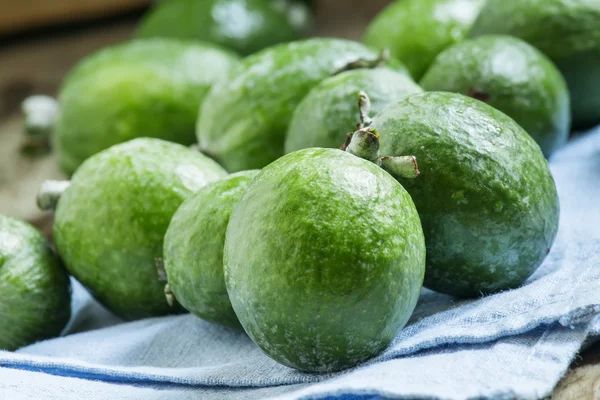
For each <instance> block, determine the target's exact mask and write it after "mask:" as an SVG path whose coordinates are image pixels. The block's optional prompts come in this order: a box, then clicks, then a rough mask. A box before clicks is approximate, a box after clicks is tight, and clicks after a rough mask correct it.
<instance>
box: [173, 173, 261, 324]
mask: <svg viewBox="0 0 600 400" xmlns="http://www.w3.org/2000/svg"><path fill="white" fill-rule="evenodd" d="M258 172H259V171H257V170H252V171H243V172H238V173H236V174H232V175H229V176H228V177H227V178H224V179H221V180H219V181H216V182H212V183H209V184H208V185H206V186H204V187H203V188H202V189H200V190H198V192H196V193H195V194H193V195H192V196H191V197H190V198H188V199H187V200H186V201H185V202H184V203H183V204H182V205H181V206H180V207H179V209H178V210H177V212H176V213H175V215H174V216H173V219H172V220H171V224H170V225H169V229H168V230H167V234H166V235H165V244H164V263H165V271H166V273H167V277H168V282H169V289H170V290H171V292H172V293H173V295H174V296H175V298H176V299H177V301H178V302H179V303H180V304H181V305H182V306H183V307H185V308H186V309H187V310H188V311H191V312H192V313H193V314H195V315H197V316H198V317H200V318H203V319H205V320H207V321H211V322H215V323H218V324H221V325H224V326H228V327H232V328H238V329H241V326H240V323H239V321H238V319H237V317H236V315H235V312H234V311H233V308H232V307H231V302H230V301H229V296H228V294H227V289H226V287H225V280H224V278H223V247H224V245H225V232H226V230H227V223H228V222H229V217H230V216H231V212H232V211H233V208H234V206H235V205H236V204H237V203H238V202H239V200H240V199H241V197H242V195H243V194H244V192H245V191H246V189H247V188H248V185H249V184H250V182H252V179H254V177H256V175H258Z"/></svg>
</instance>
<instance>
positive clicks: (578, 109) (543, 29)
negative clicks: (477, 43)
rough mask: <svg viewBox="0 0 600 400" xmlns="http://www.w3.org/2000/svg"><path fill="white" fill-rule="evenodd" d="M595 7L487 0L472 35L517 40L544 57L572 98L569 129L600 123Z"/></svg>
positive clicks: (555, 0)
mask: <svg viewBox="0 0 600 400" xmlns="http://www.w3.org/2000/svg"><path fill="white" fill-rule="evenodd" d="M599 25H600V2H598V1H596V0H576V1H573V0H519V1H488V2H487V3H486V5H485V7H484V8H483V9H482V11H481V15H480V16H479V18H478V19H477V20H476V21H475V23H474V25H473V28H472V31H471V35H472V36H480V35H483V34H505V35H510V36H515V37H518V38H520V39H522V40H524V41H526V42H528V43H530V44H532V45H533V46H535V47H537V48H538V49H539V50H541V51H542V52H543V53H544V54H546V55H547V56H548V57H549V58H550V59H551V60H552V61H553V62H554V63H555V64H556V65H557V67H558V69H560V71H561V72H562V73H563V75H564V77H565V79H566V81H567V85H568V87H569V91H570V93H571V112H572V115H573V116H572V118H573V126H574V127H575V128H577V129H581V128H587V127H590V126H592V125H595V124H598V123H599V122H600V29H598V26H599Z"/></svg>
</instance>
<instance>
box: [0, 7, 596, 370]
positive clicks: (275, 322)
mask: <svg viewBox="0 0 600 400" xmlns="http://www.w3.org/2000/svg"><path fill="white" fill-rule="evenodd" d="M209 3H210V4H213V6H214V4H217V3H231V4H233V3H235V4H237V5H238V6H239V5H240V4H242V3H243V4H244V5H245V6H247V7H250V6H251V5H253V4H255V3H254V2H252V1H247V2H242V1H238V2H234V1H221V2H219V1H212V2H205V3H202V4H203V7H208V5H207V4H209ZM258 3H259V2H256V4H258ZM483 3H484V2H483V1H482V0H398V1H397V2H395V3H393V4H392V5H390V6H389V7H388V8H387V9H386V10H384V11H383V12H382V13H381V15H380V16H379V17H377V18H376V19H375V21H374V22H373V24H372V25H371V26H370V27H369V28H368V30H367V34H366V36H365V43H366V44H361V43H358V42H354V41H349V40H342V39H331V38H313V39H305V40H298V41H292V42H289V43H282V44H278V45H275V46H270V47H267V48H265V49H262V50H260V51H258V52H256V53H254V54H251V55H249V56H248V57H246V58H244V59H242V60H239V61H238V60H237V57H236V56H234V55H232V54H230V53H228V52H227V51H225V50H221V49H217V48H215V47H214V46H213V45H206V44H199V43H200V42H195V43H194V42H191V41H190V42H180V41H178V39H143V40H140V39H137V40H135V41H132V42H130V43H127V44H123V45H121V46H117V47H114V48H112V49H107V50H105V51H103V52H101V53H98V54H96V55H94V56H92V57H90V58H89V59H87V60H85V61H83V62H82V64H81V65H79V66H78V67H77V68H76V69H75V70H74V71H73V72H72V73H71V74H70V76H69V77H68V79H67V81H66V83H65V85H64V87H63V89H62V91H61V96H60V97H59V100H60V104H59V107H58V114H59V115H58V117H57V118H56V120H57V125H56V128H55V130H54V138H55V143H56V146H57V148H58V151H59V154H60V160H61V163H62V165H63V166H64V168H65V170H66V171H67V172H68V173H69V174H72V177H71V179H70V181H66V182H47V183H46V184H45V185H44V186H43V187H42V190H41V191H40V194H39V197H38V204H39V205H40V207H41V208H44V209H55V222H54V242H55V246H56V250H57V253H58V255H59V256H60V259H61V261H62V263H63V264H64V266H65V268H66V271H68V273H69V274H71V275H72V276H74V277H75V278H76V279H78V280H79V281H80V282H81V283H82V284H83V285H84V286H86V287H87V289H88V290H89V291H90V293H91V294H92V295H93V296H94V297H95V298H96V299H97V300H98V301H99V302H101V303H102V304H103V305H105V306H106V307H107V308H108V309H109V310H111V311H112V312H113V313H115V314H116V315H118V316H120V317H121V318H123V319H125V320H134V319H140V318H145V317H151V316H162V315H167V314H173V313H180V312H185V311H186V310H187V311H190V312H192V313H193V314H195V315H197V316H198V317H200V318H203V319H205V320H207V321H211V322H213V323H217V324H221V325H224V326H226V327H228V328H230V329H243V330H244V331H245V332H246V333H247V334H248V335H249V336H250V338H251V339H252V340H253V341H254V342H255V343H256V344H257V345H258V346H259V347H260V348H261V349H262V350H263V351H264V352H265V353H266V354H268V355H269V356H270V357H272V358H273V359H275V360H277V361H278V362H280V363H282V364H284V365H287V366H290V367H293V368H296V369H299V370H302V371H308V372H330V371H337V370H341V369H345V368H349V367H352V366H355V365H357V364H359V363H361V362H363V361H365V360H367V359H369V358H371V357H373V356H375V355H377V354H379V353H380V352H381V351H383V350H384V349H385V348H386V347H387V346H388V345H389V343H390V342H391V341H392V339H393V338H394V336H395V335H396V333H397V332H398V330H399V329H401V328H402V327H403V326H404V325H405V324H406V323H407V321H408V320H409V318H410V316H411V314H412V312H413V310H414V308H415V306H416V304H417V300H418V297H419V294H420V292H421V289H422V287H423V286H425V287H427V288H430V289H433V290H435V291H438V292H440V293H446V294H450V295H453V296H459V297H467V298H476V297H479V296H481V295H487V294H492V293H496V292H499V291H503V290H508V289H512V288H516V287H518V286H520V285H522V284H523V283H524V282H525V281H526V280H527V279H528V278H529V277H530V276H531V275H532V274H533V273H534V272H535V270H536V269H537V268H538V267H539V266H540V265H541V263H542V262H543V260H544V259H545V257H546V256H547V254H548V253H549V252H550V249H551V247H552V244H553V241H554V238H555V236H556V233H557V230H558V219H559V212H560V210H559V202H558V196H557V191H556V187H555V184H554V180H553V178H552V176H551V174H550V170H549V168H548V162H547V157H550V155H551V154H552V153H553V152H554V151H555V150H556V149H558V148H559V147H560V146H561V145H562V144H563V143H564V142H565V141H566V139H567V136H568V133H569V131H570V127H571V118H572V116H573V118H574V121H575V124H576V125H577V126H582V125H586V124H589V123H594V122H598V121H599V120H600V107H595V108H594V107H593V104H594V101H596V97H598V98H600V96H596V95H595V93H593V92H594V90H595V86H597V82H593V80H592V78H591V76H592V75H591V73H588V72H584V70H585V69H586V68H589V69H592V68H594V62H595V61H594V60H595V58H594V56H593V54H594V51H596V49H598V50H600V45H599V43H600V38H598V41H595V36H593V35H592V34H593V33H595V30H592V28H591V27H592V25H593V23H594V22H598V21H600V5H595V4H593V3H591V2H572V1H567V0H543V1H542V0H521V1H519V2H494V1H491V2H488V3H487V5H485V6H484V4H483ZM192 4H195V6H197V7H200V6H199V4H200V2H197V3H194V2H191V1H187V0H186V1H183V0H180V1H176V0H165V2H164V3H161V4H160V5H159V6H157V8H156V10H155V11H153V13H154V14H151V15H150V16H149V17H148V18H147V19H146V21H145V22H144V25H143V26H142V28H140V31H139V32H141V33H140V35H142V34H144V35H146V36H152V35H154V33H158V34H160V32H161V28H160V27H161V24H163V23H164V22H160V21H161V20H162V21H169V20H170V19H172V18H175V19H179V18H183V17H181V15H182V13H183V14H185V15H186V18H188V19H186V20H185V23H182V24H181V26H177V27H174V26H169V27H168V28H169V29H167V28H165V31H164V32H165V36H171V37H185V38H187V39H191V38H195V35H197V36H198V37H201V38H202V39H204V40H206V39H210V40H216V39H214V38H211V37H210V36H200V34H208V31H206V32H204V31H202V30H200V31H199V30H198V27H199V26H203V24H205V22H203V21H200V20H196V19H195V18H194V15H196V14H195V13H194V12H189V13H187V12H185V11H182V7H192ZM232 7H233V6H232ZM198 12H201V11H198ZM515 13H518V14H519V16H520V17H519V18H517V19H515V18H510V15H513V14H515ZM211 15H213V16H214V15H215V14H214V13H213V14H211ZM561 15H562V16H563V17H564V18H565V19H567V18H568V19H569V21H570V24H572V25H567V24H566V23H565V22H564V21H562V20H561ZM198 18H199V17H198ZM575 20H577V21H580V23H579V24H574V23H573V21H575ZM182 21H183V20H182ZM167 25H169V24H168V23H167ZM171 25H172V24H171ZM209 25H210V24H209ZM575 27H577V29H578V30H577V31H576V30H575ZM171 28H172V30H171ZM548 29H557V30H559V31H560V37H559V38H560V39H561V40H564V41H565V47H564V48H558V50H557V46H554V47H552V46H550V43H555V41H554V39H553V38H552V37H550V36H549V35H548V32H547V30H548ZM184 31H185V32H184ZM483 33H486V35H483ZM487 33H489V34H487ZM588 33H589V35H591V36H590V38H589V40H586V41H585V43H580V42H578V41H577V40H576V38H577V37H581V36H582V35H586V34H588ZM257 35H258V34H257ZM577 35H579V36H577ZM284 36H285V35H284ZM523 39H524V40H523ZM592 39H594V40H592ZM259 42H260V41H259ZM238 43H239V42H238ZM221 44H224V43H221ZM368 45H373V46H375V47H376V48H377V49H373V48H371V47H369V46H368ZM229 46H230V47H233V48H235V45H229ZM261 46H262V45H259V47H261ZM550 48H552V49H553V50H552V51H550ZM236 50H237V51H238V52H240V53H246V52H245V51H242V50H240V49H239V48H237V49H236ZM252 50H255V48H252ZM574 70H575V71H576V72H574ZM584 75H585V76H584ZM565 78H566V79H565ZM414 79H418V80H419V83H420V84H417V83H416V82H415V81H414ZM586 79H588V80H586ZM583 86H585V88H586V89H587V90H588V92H584V91H582V88H583ZM597 90H598V91H600V87H598V89H597ZM571 99H573V100H572V101H571ZM587 106H589V107H587ZM571 107H573V111H571ZM586 107H587V108H586ZM198 110H199V111H198ZM580 112H581V113H580ZM194 139H196V140H197V146H191V147H190V146H188V145H191V144H193V142H194ZM2 221H3V220H1V219H0V237H3V238H4V236H2V235H5V236H6V237H9V238H13V239H9V240H3V241H2V242H0V288H3V287H4V286H6V288H5V289H4V290H2V294H1V295H0V296H2V297H0V298H2V299H4V298H6V299H8V304H9V305H10V304H11V302H15V301H19V296H22V299H25V300H21V304H22V303H23V302H24V301H26V302H30V303H31V304H32V306H31V307H32V310H35V313H34V312H33V311H31V313H32V315H35V316H36V318H25V319H20V318H23V317H21V316H18V315H16V316H15V317H13V318H14V320H15V321H14V323H13V324H12V326H11V329H12V330H9V331H6V328H2V327H0V348H8V349H13V348H16V347H18V346H20V345H24V344H27V343H29V342H32V341H34V340H39V339H42V338H45V337H49V336H52V335H56V334H57V333H58V332H59V331H60V329H59V328H60V327H61V326H63V325H64V323H65V319H66V318H67V317H68V313H65V312H64V310H65V309H68V307H67V306H65V304H63V303H64V302H65V301H66V300H65V299H68V280H67V279H66V278H64V277H65V276H66V272H64V271H63V270H62V269H61V268H60V263H59V262H58V261H57V259H56V258H55V257H54V256H53V255H52V253H51V251H50V250H48V249H47V247H45V246H46V245H45V244H43V243H42V242H41V238H40V237H38V236H39V235H38V236H36V235H34V234H33V233H31V232H30V229H29V230H28V229H25V228H24V226H23V225H22V224H20V223H16V222H14V221H12V220H7V221H8V222H6V223H3V222H2ZM13 242H14V243H17V245H15V244H12V245H11V243H13ZM6 243H8V245H6ZM40 249H42V250H40ZM40 254H41V255H43V257H44V258H41V255H40ZM34 256H35V257H37V258H35V259H34V258H33V257H34ZM7 265H8V266H9V267H8V268H7ZM11 265H12V266H13V268H12V269H11V268H10V266H11ZM14 271H18V273H19V275H15V272H14ZM28 271H30V272H28ZM61 273H62V275H61ZM30 277H31V278H30ZM34 278H35V279H36V281H35V282H33V281H31V279H34ZM38 281H39V282H41V283H36V282H38ZM31 282H33V283H31ZM32 288H34V289H32ZM35 288H44V290H46V291H49V292H51V294H44V296H48V298H54V299H55V300H56V301H55V302H54V303H53V304H51V303H44V307H45V308H40V304H39V301H40V300H39V298H38V297H36V296H38V294H37V289H35ZM3 301H4V300H3ZM36 302H38V303H37V308H36V306H35V304H36ZM4 303H6V302H3V303H0V315H5V314H6V315H8V314H7V311H6V309H5V308H3V306H4ZM51 309H53V310H54V312H52V311H51ZM26 311H27V310H26V309H24V312H26ZM27 312H29V311H27ZM61 313H62V314H61ZM11 317H12V314H11ZM19 329H20V330H22V332H24V333H25V334H23V335H18V334H16V333H15V332H17V331H18V330H19ZM15 336H16V337H18V338H19V339H22V341H17V340H16V339H14V337H15Z"/></svg>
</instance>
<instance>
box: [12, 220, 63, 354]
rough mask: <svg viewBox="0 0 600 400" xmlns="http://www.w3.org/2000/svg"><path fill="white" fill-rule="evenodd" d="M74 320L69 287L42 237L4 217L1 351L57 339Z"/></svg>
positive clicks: (20, 222) (36, 231)
mask: <svg viewBox="0 0 600 400" xmlns="http://www.w3.org/2000/svg"><path fill="white" fill-rule="evenodd" d="M70 316H71V285H70V281H69V276H68V275H67V271H65V270H64V269H63V267H62V265H61V264H60V261H59V260H58V257H56V256H55V255H54V253H53V252H52V250H51V249H50V246H49V245H48V243H47V241H46V239H45V238H44V236H43V235H42V234H41V233H40V232H39V231H38V230H37V229H35V228H34V227H33V226H31V225H29V224H27V223H26V222H23V221H20V220H17V219H14V218H12V217H7V216H4V215H0V321H1V323H0V350H11V351H12V350H16V349H18V348H19V347H22V346H26V345H29V344H32V343H34V342H36V341H38V340H44V339H49V338H52V337H55V336H58V335H59V334H60V332H61V331H62V330H63V328H64V327H65V325H66V324H67V322H68V321H69V317H70Z"/></svg>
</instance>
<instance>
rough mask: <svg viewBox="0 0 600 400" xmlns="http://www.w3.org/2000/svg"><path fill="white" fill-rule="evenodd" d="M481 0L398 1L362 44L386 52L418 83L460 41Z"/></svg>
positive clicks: (378, 21) (370, 31) (464, 35)
mask: <svg viewBox="0 0 600 400" xmlns="http://www.w3.org/2000/svg"><path fill="white" fill-rule="evenodd" d="M483 3H484V0H401V1H395V2H393V3H391V4H390V5H389V6H387V7H386V8H385V9H384V10H383V11H382V12H381V13H380V14H379V15H378V16H377V17H375V19H374V20H373V22H372V23H371V24H370V25H369V27H368V28H367V32H366V34H365V37H364V42H365V43H366V44H367V45H369V46H373V47H375V48H377V49H385V48H387V49H389V50H390V52H391V55H392V56H393V57H395V58H397V59H398V60H400V61H402V62H403V63H404V64H405V65H406V66H407V67H408V69H409V71H410V73H411V75H412V76H413V78H414V79H416V80H419V79H421V76H422V75H423V74H424V73H425V71H427V68H428V67H429V65H430V64H431V62H432V61H433V60H434V58H435V56H437V55H438V54H439V53H440V52H441V51H442V50H444V49H445V48H446V47H448V46H450V45H452V44H454V43H457V42H459V41H461V40H463V39H464V38H465V37H466V36H467V35H468V33H469V29H470V28H471V24H472V23H473V21H474V20H475V18H477V15H478V13H479V10H480V9H481V7H482V6H483Z"/></svg>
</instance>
